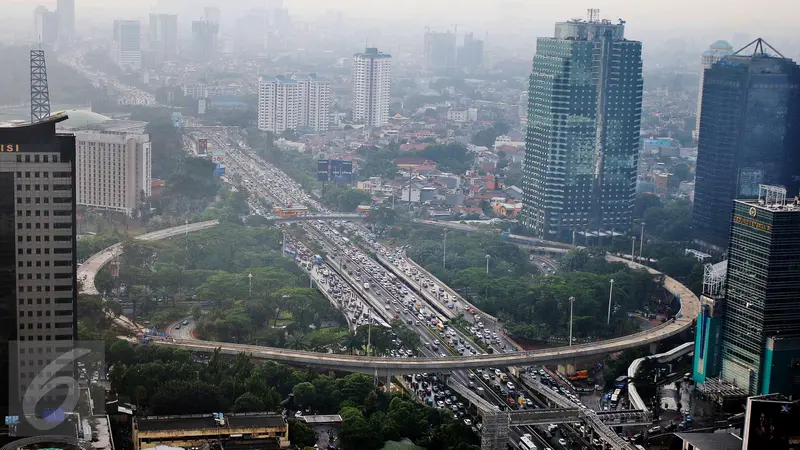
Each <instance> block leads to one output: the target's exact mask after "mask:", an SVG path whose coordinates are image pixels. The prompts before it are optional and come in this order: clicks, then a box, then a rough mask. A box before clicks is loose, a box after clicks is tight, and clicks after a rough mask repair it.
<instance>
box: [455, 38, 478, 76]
mask: <svg viewBox="0 0 800 450" xmlns="http://www.w3.org/2000/svg"><path fill="white" fill-rule="evenodd" d="M457 60H458V66H459V67H462V68H466V69H474V68H476V67H480V66H482V65H483V41H482V40H481V39H475V37H474V35H473V34H472V33H467V34H465V35H464V44H463V45H462V46H461V47H459V48H458V58H457Z"/></svg>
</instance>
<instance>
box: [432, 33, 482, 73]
mask: <svg viewBox="0 0 800 450" xmlns="http://www.w3.org/2000/svg"><path fill="white" fill-rule="evenodd" d="M424 45H425V68H426V69H427V70H437V69H446V68H448V67H455V65H456V58H457V55H456V35H455V33H451V32H449V31H448V32H446V33H437V32H431V31H429V32H427V33H425V42H424ZM481 47H482V45H481Z"/></svg>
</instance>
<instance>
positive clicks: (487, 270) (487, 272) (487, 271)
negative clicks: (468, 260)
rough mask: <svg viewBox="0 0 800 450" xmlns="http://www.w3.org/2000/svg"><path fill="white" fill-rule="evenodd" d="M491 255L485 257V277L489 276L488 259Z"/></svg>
mask: <svg viewBox="0 0 800 450" xmlns="http://www.w3.org/2000/svg"><path fill="white" fill-rule="evenodd" d="M491 257H492V255H486V275H489V259H490V258H491Z"/></svg>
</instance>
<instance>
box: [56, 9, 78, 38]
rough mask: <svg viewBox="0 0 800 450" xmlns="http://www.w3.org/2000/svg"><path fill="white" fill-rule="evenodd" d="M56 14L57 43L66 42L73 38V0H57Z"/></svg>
mask: <svg viewBox="0 0 800 450" xmlns="http://www.w3.org/2000/svg"><path fill="white" fill-rule="evenodd" d="M56 13H57V14H58V38H59V41H61V42H68V41H70V40H72V38H73V37H74V36H75V0H58V2H57V3H56Z"/></svg>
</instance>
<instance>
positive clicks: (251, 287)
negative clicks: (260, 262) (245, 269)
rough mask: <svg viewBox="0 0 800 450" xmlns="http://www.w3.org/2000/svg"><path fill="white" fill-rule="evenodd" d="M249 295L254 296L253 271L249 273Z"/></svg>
mask: <svg viewBox="0 0 800 450" xmlns="http://www.w3.org/2000/svg"><path fill="white" fill-rule="evenodd" d="M247 296H248V297H252V296H253V274H252V273H248V274H247Z"/></svg>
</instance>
